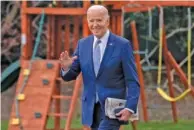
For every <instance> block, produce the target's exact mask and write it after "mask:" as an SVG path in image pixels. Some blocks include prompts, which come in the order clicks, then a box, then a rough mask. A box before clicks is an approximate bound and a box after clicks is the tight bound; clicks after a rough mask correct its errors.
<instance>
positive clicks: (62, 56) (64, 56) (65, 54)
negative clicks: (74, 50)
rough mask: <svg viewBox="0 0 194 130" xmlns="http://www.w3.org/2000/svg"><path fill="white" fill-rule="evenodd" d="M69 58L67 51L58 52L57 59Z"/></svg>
mask: <svg viewBox="0 0 194 130" xmlns="http://www.w3.org/2000/svg"><path fill="white" fill-rule="evenodd" d="M68 59H69V53H68V52H67V51H65V52H62V53H61V54H60V59H59V60H68Z"/></svg>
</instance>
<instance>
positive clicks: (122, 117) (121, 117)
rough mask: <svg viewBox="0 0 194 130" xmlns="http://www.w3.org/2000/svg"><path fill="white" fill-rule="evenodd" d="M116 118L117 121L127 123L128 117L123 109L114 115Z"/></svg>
mask: <svg viewBox="0 0 194 130" xmlns="http://www.w3.org/2000/svg"><path fill="white" fill-rule="evenodd" d="M116 116H118V120H120V121H128V119H129V116H128V114H127V113H126V111H125V110H124V109H123V110H121V111H120V112H119V113H116Z"/></svg>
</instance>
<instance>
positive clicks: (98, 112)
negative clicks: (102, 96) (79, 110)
mask: <svg viewBox="0 0 194 130" xmlns="http://www.w3.org/2000/svg"><path fill="white" fill-rule="evenodd" d="M91 128H92V130H119V128H120V123H119V121H118V120H116V119H109V118H108V117H106V116H105V115H104V114H103V112H102V109H101V106H100V103H99V102H97V103H96V104H95V106H94V115H93V124H92V126H91Z"/></svg>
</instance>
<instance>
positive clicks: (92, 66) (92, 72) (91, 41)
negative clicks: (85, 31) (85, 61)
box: [86, 35, 96, 77]
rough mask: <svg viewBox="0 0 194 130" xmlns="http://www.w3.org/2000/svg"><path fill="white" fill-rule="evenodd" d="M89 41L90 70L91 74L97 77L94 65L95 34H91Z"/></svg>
mask: <svg viewBox="0 0 194 130" xmlns="http://www.w3.org/2000/svg"><path fill="white" fill-rule="evenodd" d="M88 42H89V44H88V47H89V48H88V50H86V51H88V55H89V70H90V72H89V73H90V74H91V76H93V77H96V76H95V72H94V65H93V42H94V37H93V35H92V36H90V38H89V41H88Z"/></svg>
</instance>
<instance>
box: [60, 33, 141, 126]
mask: <svg viewBox="0 0 194 130" xmlns="http://www.w3.org/2000/svg"><path fill="white" fill-rule="evenodd" d="M93 40H94V36H93V35H90V36H88V37H86V38H83V39H81V40H79V41H78V46H77V48H76V51H75V53H74V55H76V56H77V57H78V58H77V59H76V60H75V61H74V62H73V64H72V65H71V67H70V70H69V71H68V72H67V73H66V74H65V75H64V76H62V78H63V80H65V81H70V80H75V79H76V77H77V76H78V75H79V73H80V72H81V71H82V76H83V83H84V87H83V94H82V123H83V124H84V125H88V126H91V125H92V122H93V111H94V105H95V101H96V92H97V93H98V98H99V102H100V104H101V107H102V111H103V113H104V106H105V100H106V98H107V97H112V98H120V99H126V100H127V103H126V108H129V109H131V110H133V111H134V113H136V109H137V104H138V99H139V93H140V87H139V81H138V75H137V72H136V66H135V61H134V57H133V50H132V46H131V43H130V42H129V41H128V40H127V39H125V38H122V37H120V36H117V35H115V34H113V33H111V32H110V35H109V39H108V43H107V46H106V49H105V53H104V56H103V59H102V62H101V65H100V69H99V71H98V75H97V76H96V75H95V72H94V67H93V57H92V54H93Z"/></svg>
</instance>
